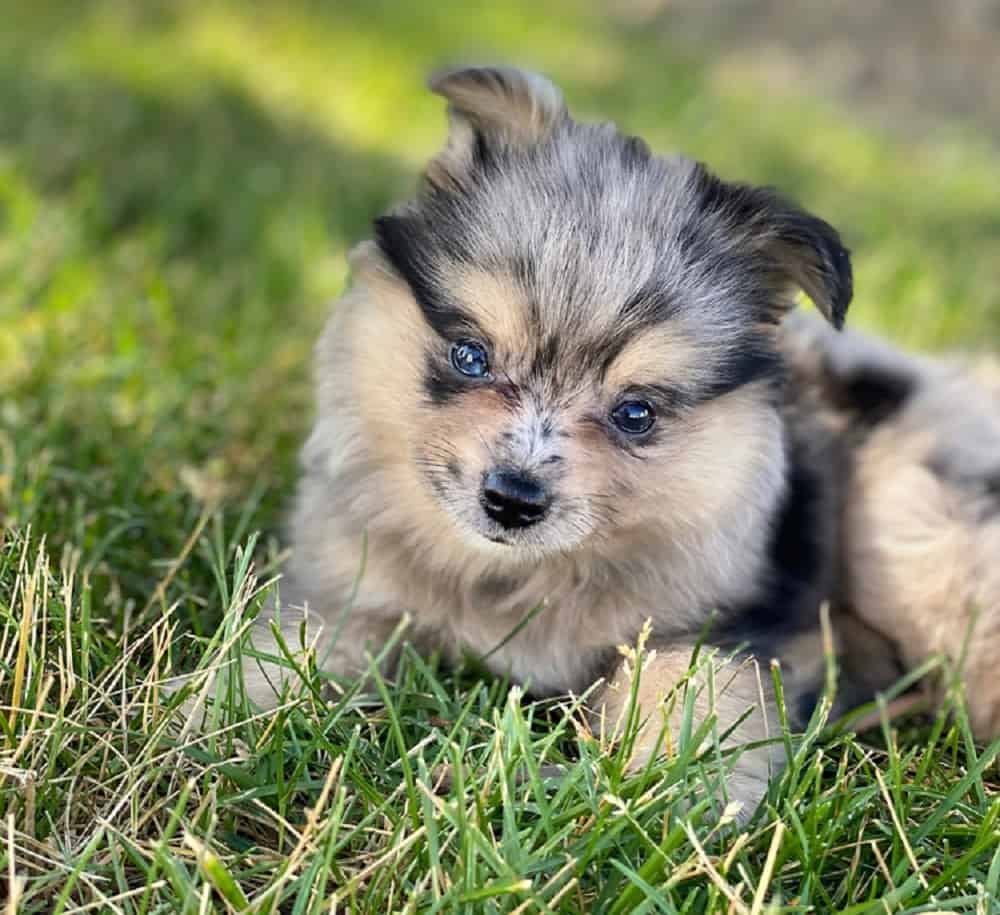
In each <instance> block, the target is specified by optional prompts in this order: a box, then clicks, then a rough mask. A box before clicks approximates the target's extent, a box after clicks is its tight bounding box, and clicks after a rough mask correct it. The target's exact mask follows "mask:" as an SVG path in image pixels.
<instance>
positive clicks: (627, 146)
mask: <svg viewBox="0 0 1000 915" xmlns="http://www.w3.org/2000/svg"><path fill="white" fill-rule="evenodd" d="M618 149H619V151H620V152H621V157H622V165H624V166H625V167H626V168H627V169H634V170H636V171H638V170H639V169H641V168H643V167H644V166H645V165H647V164H648V162H649V158H650V156H651V155H652V152H651V151H650V149H649V146H648V144H647V143H646V141H645V140H643V139H642V137H622V138H621V143H619V145H618Z"/></svg>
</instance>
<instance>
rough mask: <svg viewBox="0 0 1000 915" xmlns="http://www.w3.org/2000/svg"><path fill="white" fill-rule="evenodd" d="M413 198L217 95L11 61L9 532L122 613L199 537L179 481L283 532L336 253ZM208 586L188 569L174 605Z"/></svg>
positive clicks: (374, 160) (2, 237)
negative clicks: (400, 201) (68, 552)
mask: <svg viewBox="0 0 1000 915" xmlns="http://www.w3.org/2000/svg"><path fill="white" fill-rule="evenodd" d="M27 56H30V54H29V55H27ZM414 182H415V176H414V175H412V174H407V173H405V172H404V171H403V170H401V169H400V168H399V167H398V166H397V165H396V163H395V162H393V161H392V160H391V159H389V158H386V157H381V156H378V155H373V154H371V153H368V152H366V153H363V154H362V153H359V152H357V151H355V150H353V149H351V148H350V147H348V146H345V145H341V144H338V143H336V142H334V141H332V140H331V139H330V138H329V137H327V136H325V135H322V134H321V133H319V132H317V131H316V130H314V129H311V128H310V127H309V126H308V125H305V124H303V123H301V122H297V121H296V120H295V119H294V118H291V117H285V118H276V117H274V116H272V115H270V114H269V113H268V112H267V111H265V110H264V109H263V108H262V107H261V106H260V105H259V104H257V103H256V102H255V101H254V100H253V99H252V98H251V97H249V96H248V95H246V94H245V93H243V92H241V91H239V90H236V89H233V88H229V87H227V86H226V85H225V84H221V83H212V84H206V85H203V86H201V87H199V88H198V90H197V92H196V93H194V94H192V95H190V96H187V95H183V94H179V95H177V96H174V97H170V96H166V95H164V94H158V93H155V92H152V91H149V90H144V89H143V88H141V87H137V86H133V85H128V84H125V83H123V82H116V81H114V80H112V79H106V78H95V77H92V76H88V75H81V74H73V75H67V76H66V77H65V78H62V77H57V76H55V75H53V73H52V72H43V71H40V70H38V69H33V68H32V67H30V66H28V65H26V63H25V60H16V59H10V58H7V59H5V60H4V61H3V62H2V63H0V309H2V311H3V313H4V319H3V321H4V324H5V325H6V327H5V334H6V336H5V337H4V340H5V341H6V344H5V345H6V347H7V350H8V351H10V352H11V354H12V358H11V360H10V361H9V362H8V366H7V369H6V374H5V375H4V376H3V377H2V379H0V385H2V386H3V387H4V388H5V389H6V391H5V395H4V400H5V403H6V404H7V409H6V410H5V412H4V415H3V417H2V418H0V434H2V435H3V436H4V441H5V442H9V443H10V447H11V449H12V451H13V467H12V468H6V469H7V471H8V472H9V475H10V480H9V483H8V485H7V486H5V487H0V517H5V518H6V520H7V521H8V522H10V523H13V524H16V525H18V526H25V525H28V524H30V525H31V526H32V528H33V530H34V533H35V534H36V535H37V536H43V535H44V536H46V537H47V538H48V540H49V547H50V553H51V554H52V555H54V556H56V557H58V556H59V555H60V551H61V549H62V547H63V546H64V545H68V544H72V545H74V546H76V547H80V548H81V549H82V552H83V561H84V566H85V567H87V568H89V569H91V571H92V576H93V581H94V584H95V587H96V588H97V591H96V595H95V596H96V598H97V600H98V602H101V601H103V600H105V599H112V598H113V603H114V604H115V606H116V608H117V609H118V610H120V609H121V607H122V606H123V605H124V603H125V601H127V600H128V599H129V598H135V599H136V600H142V599H144V598H145V597H146V596H148V595H149V593H150V592H151V591H152V589H153V586H154V585H155V582H156V581H157V580H158V578H159V577H160V574H161V572H162V566H161V567H160V568H158V567H157V563H162V561H163V560H164V559H165V558H167V557H171V556H175V555H177V553H178V552H179V550H180V548H181V545H182V543H183V541H184V539H185V537H186V536H187V534H188V533H189V531H190V530H191V528H192V526H193V524H194V521H195V519H196V517H197V515H198V513H199V511H200V505H199V500H198V499H197V498H196V497H194V496H192V495H191V494H190V493H188V492H187V491H186V490H185V486H184V483H183V479H184V473H183V472H182V470H183V468H184V467H185V465H190V466H191V467H192V468H195V469H196V470H198V471H199V472H201V471H203V470H204V468H205V467H206V466H208V467H209V471H208V473H209V475H212V474H214V475H215V476H216V477H219V478H220V480H219V482H222V483H224V484H225V485H226V486H227V487H228V489H229V492H230V494H231V496H232V497H233V500H232V501H233V503H234V504H239V503H240V502H241V501H243V500H245V499H246V498H248V497H249V494H250V493H251V492H254V491H255V490H256V491H257V492H258V496H259V499H260V502H259V503H256V509H257V510H256V511H255V513H254V515H253V517H252V519H251V520H250V521H248V522H247V523H249V524H250V525H251V527H258V526H260V525H263V526H265V528H268V527H271V526H273V525H274V524H275V522H276V520H277V518H278V516H279V511H278V506H279V505H280V503H281V502H282V500H283V498H284V496H285V494H286V493H287V490H288V489H289V484H290V482H291V479H292V476H293V463H294V454H295V451H296V448H297V445H298V442H299V440H300V438H301V435H302V434H303V432H304V428H305V423H306V420H307V418H308V415H309V411H310V405H311V389H310V384H309V367H310V354H311V348H312V345H313V342H314V340H315V337H316V334H317V332H318V329H319V326H320V323H321V321H322V318H323V316H324V315H325V313H326V311H327V308H328V301H327V297H328V296H329V294H331V293H332V292H334V291H335V290H336V288H337V287H338V286H339V285H340V283H341V282H342V281H343V269H344V267H343V261H342V253H343V250H344V249H345V248H346V247H347V246H348V245H349V243H350V242H351V241H353V240H356V239H358V238H361V237H363V236H364V235H365V234H366V231H367V226H368V224H369V222H370V219H371V217H372V216H373V215H374V214H376V213H377V212H378V211H379V210H381V209H384V208H385V207H386V206H387V205H388V204H389V203H390V202H391V201H392V200H393V199H395V198H398V197H401V196H405V195H406V194H407V193H408V192H409V190H410V188H411V187H412V185H413V184H414ZM317 265H319V266H317ZM12 366H13V367H12ZM18 366H20V368H18ZM213 468H214V469H213ZM203 475H204V474H203ZM209 576H210V573H209V570H208V563H207V560H206V561H205V562H200V561H199V560H198V558H197V557H195V559H194V560H193V562H192V563H189V564H188V567H186V568H185V571H184V573H183V574H182V575H181V576H179V578H178V582H177V588H176V589H175V590H177V591H179V592H180V593H181V594H184V593H186V594H187V596H189V597H191V598H192V600H193V599H194V595H195V594H196V593H200V594H201V595H202V597H201V598H199V599H198V601H197V602H198V603H200V602H203V600H204V594H205V593H206V590H208V591H210V588H206V585H207V584H208V582H209V580H210V578H209Z"/></svg>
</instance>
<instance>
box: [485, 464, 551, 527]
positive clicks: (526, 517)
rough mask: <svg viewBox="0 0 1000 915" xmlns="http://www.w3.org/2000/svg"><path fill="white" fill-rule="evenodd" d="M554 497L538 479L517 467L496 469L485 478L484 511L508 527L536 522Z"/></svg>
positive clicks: (529, 524) (525, 525)
mask: <svg viewBox="0 0 1000 915" xmlns="http://www.w3.org/2000/svg"><path fill="white" fill-rule="evenodd" d="M551 502H552V499H551V497H550V496H549V494H548V492H547V491H546V489H545V487H544V486H542V485H541V484H540V483H539V482H538V481H537V480H535V479H533V478H532V477H530V476H528V475H527V474H526V473H523V472H522V471H518V470H493V471H491V472H490V473H488V474H487V475H486V478H485V479H484V480H483V492H482V504H483V511H485V512H486V514H487V515H489V517H490V518H492V519H493V520H494V521H496V522H497V524H499V525H500V526H501V527H503V528H505V529H506V530H516V529H518V528H522V527H530V526H531V525H532V524H537V523H538V522H539V521H541V520H542V518H544V517H545V513H546V512H547V511H548V509H549V505H550V504H551Z"/></svg>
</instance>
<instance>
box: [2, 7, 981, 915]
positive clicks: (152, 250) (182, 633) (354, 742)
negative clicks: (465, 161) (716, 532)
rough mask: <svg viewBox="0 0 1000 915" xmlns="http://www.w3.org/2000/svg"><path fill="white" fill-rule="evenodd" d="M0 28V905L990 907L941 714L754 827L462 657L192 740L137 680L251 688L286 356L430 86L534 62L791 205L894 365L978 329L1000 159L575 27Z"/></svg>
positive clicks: (432, 123) (573, 713)
mask: <svg viewBox="0 0 1000 915" xmlns="http://www.w3.org/2000/svg"><path fill="white" fill-rule="evenodd" d="M0 23H2V26H0V394H2V396H0V519H2V528H0V808H2V812H3V818H2V822H0V906H2V905H4V904H6V912H8V913H14V912H23V913H71V912H101V913H104V912H115V913H118V912H121V913H157V912H158V913H175V912H177V913H180V912H185V913H186V912H191V913H196V912H212V911H219V912H226V911H255V912H278V911H280V912H287V913H295V915H300V913H319V912H361V913H369V912H371V913H375V912H378V913H381V912H390V911H392V912H394V911H407V912H418V911H419V912H438V911H440V912H523V913H529V912H531V913H534V912H583V911H594V912H611V913H624V912H632V911H636V912H690V913H695V912H699V913H700V912H720V913H722V912H727V913H728V912H735V913H744V912H750V913H754V915H756V913H763V912H816V913H827V912H830V913H833V912H839V913H862V912H871V913H889V912H928V911H961V912H976V913H988V912H1000V895H998V890H997V887H998V882H1000V831H998V818H1000V794H998V792H997V784H998V781H1000V776H998V768H997V762H996V756H997V753H998V750H1000V744H994V745H993V746H991V747H988V748H983V747H978V748H977V747H976V746H975V745H974V744H973V742H972V740H971V738H970V737H969V733H968V729H967V727H966V724H965V721H964V718H963V716H962V714H961V697H960V695H958V694H957V693H956V694H953V695H952V701H951V705H952V706H953V711H954V712H955V714H954V715H952V716H950V717H939V718H936V719H919V718H916V719H909V720H904V721H902V722H894V723H892V724H891V725H889V724H888V723H886V722H885V721H883V725H882V726H881V727H876V728H875V729H874V730H873V731H870V732H868V733H866V734H864V735H862V736H861V737H858V736H856V735H854V734H853V733H851V732H850V731H835V729H830V728H828V727H827V728H824V725H827V724H829V723H828V722H824V720H822V718H819V717H818V718H817V719H815V720H814V722H813V723H812V725H811V727H810V729H809V731H808V732H807V734H806V735H805V737H804V738H803V739H801V740H796V741H794V742H793V741H792V740H790V739H789V740H788V741H787V747H788V752H789V754H790V755H791V756H792V761H791V764H790V766H789V768H788V770H787V773H786V774H785V776H784V777H783V778H782V779H780V780H779V781H777V782H776V783H775V785H774V787H773V789H772V791H771V794H770V796H769V798H768V802H767V805H766V809H764V810H763V811H762V812H761V814H760V815H759V816H758V817H757V818H756V819H755V820H754V821H753V822H752V823H751V824H750V825H749V826H748V827H747V828H746V829H743V830H741V829H737V828H736V827H735V826H734V825H733V824H726V823H725V822H723V823H722V824H720V823H719V822H718V820H717V818H713V816H711V815H710V814H709V813H707V812H706V810H705V808H706V804H696V805H695V807H694V808H693V809H692V808H691V806H690V803H689V802H690V799H691V797H692V796H693V795H694V793H695V792H696V790H697V789H698V788H699V787H700V786H702V785H703V784H704V783H706V782H711V780H712V779H713V778H714V776H715V773H716V772H717V771H718V769H719V768H720V767H724V766H725V765H727V764H728V763H729V762H730V760H727V759H720V758H719V756H718V754H715V753H712V752H708V753H706V754H704V755H703V756H702V757H698V758H696V757H693V756H692V755H691V754H690V753H684V754H681V755H679V756H677V757H675V758H672V759H670V760H669V761H666V762H663V763H661V764H659V765H658V766H656V767H654V768H652V769H650V770H649V771H646V772H643V773H641V774H639V775H636V776H632V777H625V776H624V774H623V760H624V758H625V754H626V752H627V747H623V746H617V747H614V746H609V745H608V744H607V742H606V741H602V740H601V739H600V738H599V735H598V736H594V735H591V734H589V733H587V731H586V729H585V728H583V726H582V723H581V722H582V719H581V715H580V708H579V701H578V700H575V701H570V700H565V701H548V702H535V701H531V700H529V699H527V698H525V697H524V696H522V695H521V693H520V692H519V691H518V690H517V689H516V688H511V687H510V686H509V684H505V683H502V682H497V681H492V680H489V679H485V678H483V677H482V676H481V675H480V673H479V672H478V671H477V670H476V669H475V667H474V666H473V665H471V664H470V665H469V666H468V667H467V668H463V669H461V670H458V671H449V670H445V669H443V668H442V667H441V666H439V665H438V664H437V663H436V662H435V660H434V659H421V658H419V657H416V656H413V655H409V654H407V655H406V656H405V657H404V663H403V665H402V669H401V671H400V674H399V676H398V678H397V681H396V682H395V683H391V684H389V683H384V682H381V681H379V682H378V684H377V686H378V690H377V691H378V695H375V696H366V695H362V694H360V693H359V692H358V691H357V690H356V689H355V690H352V691H349V692H348V693H347V694H345V695H343V696H342V697H341V698H340V699H339V700H337V701H334V702H327V701H324V700H323V699H322V698H320V697H319V695H318V693H317V692H316V691H314V690H310V689H306V690H303V691H302V693H301V695H299V696H297V697H295V698H294V700H291V701H289V702H288V703H287V705H286V707H284V708H283V709H282V711H280V712H279V713H278V714H277V715H276V716H268V717H257V718H255V719H254V718H251V719H250V720H248V721H247V720H242V719H244V718H245V717H246V716H241V714H240V710H239V708H236V707H235V706H236V705H237V703H236V702H235V701H234V702H233V706H234V708H233V709H232V714H231V715H230V716H229V721H230V722H231V723H230V724H229V725H228V726H226V727H221V724H225V722H222V723H220V727H221V729H220V730H218V732H217V733H212V734H210V735H208V736H199V735H197V734H195V733H193V732H191V731H190V730H188V731H183V730H182V731H181V732H179V733H178V730H177V728H176V727H173V728H171V726H170V721H171V718H172V717H173V719H176V718H177V715H176V714H174V715H173V716H172V713H171V711H170V709H169V708H168V707H167V704H166V700H165V699H164V697H163V695H162V692H161V691H160V690H159V689H158V685H157V684H158V683H159V681H161V680H162V679H163V678H164V677H165V676H166V675H167V674H168V673H169V672H170V671H171V670H175V669H192V668H194V667H195V666H197V665H203V666H204V665H208V664H213V663H219V662H221V661H223V660H225V659H226V658H227V657H230V656H232V657H238V655H239V639H238V634H239V627H240V625H241V619H242V618H243V616H244V614H252V613H253V612H255V611H256V609H257V608H258V607H259V605H260V602H261V600H262V596H263V591H264V589H266V587H267V586H269V584H270V583H271V582H272V581H273V578H274V574H275V572H276V570H277V568H278V566H279V564H280V548H281V547H280V539H279V533H280V522H281V511H282V505H283V504H284V503H285V501H286V500H287V497H288V495H289V493H290V491H291V489H292V486H293V484H294V479H295V474H296V457H295V456H296V450H297V448H298V445H299V443H300V442H301V440H302V437H303V434H304V433H305V431H306V429H307V426H308V418H309V415H310V411H311V389H310V378H309V359H310V351H311V347H312V344H313V342H314V340H315V338H316V335H317V333H318V330H319V328H320V326H321V323H322V321H323V318H324V315H325V313H326V312H327V310H328V308H329V303H330V301H331V300H332V299H333V298H334V297H335V296H336V294H337V293H338V291H339V290H340V289H341V288H342V286H343V284H344V282H345V279H346V263H345V252H346V251H347V250H348V249H349V247H350V246H351V245H352V243H353V242H354V241H356V240H358V239H360V238H363V237H365V234H366V233H367V232H368V226H369V223H370V220H371V219H372V218H373V216H375V215H377V214H378V213H379V212H380V211H382V210H383V209H384V208H385V207H386V206H387V205H388V204H389V203H390V202H392V201H394V200H398V199H401V198H404V197H405V196H407V195H408V194H409V193H411V191H412V190H413V188H414V187H415V184H416V179H417V175H418V172H419V169H420V166H421V163H422V162H423V161H424V160H425V158H426V157H427V155H428V154H430V153H431V152H432V151H433V150H434V149H435V148H436V146H437V144H439V143H441V142H442V139H443V135H444V124H445V122H444V116H443V111H442V104H441V101H440V99H437V98H435V97H433V96H431V95H429V94H428V93H426V92H425V91H424V89H423V79H424V77H425V75H426V73H427V72H428V71H429V70H430V69H431V68H432V67H434V66H436V65H439V64H442V63H448V62H454V61H456V60H459V61H462V60H498V59H502V60H506V61H512V62H520V63H526V64H529V65H532V66H535V67H537V68H539V69H542V70H544V71H546V72H548V73H549V74H551V75H552V76H553V77H554V78H556V79H557V81H558V82H560V84H561V85H563V86H564V88H565V90H566V95H567V97H568V99H569V102H570V105H571V107H572V108H573V110H574V111H575V112H576V113H577V114H578V115H579V116H581V117H589V118H600V119H608V118H613V119H615V120H617V121H619V122H620V123H621V124H622V125H623V126H624V127H625V128H626V129H627V130H629V131H630V132H634V133H639V134H642V135H644V136H645V137H646V138H647V139H648V140H649V141H650V143H651V145H653V146H654V148H656V149H659V150H663V151H667V150H675V149H681V150H683V151H685V152H687V153H688V154H690V155H692V156H694V157H697V158H700V159H705V160H707V161H708V162H710V163H712V164H714V165H715V166H716V167H717V169H718V170H719V171H721V172H722V173H723V174H724V175H726V176H728V177H732V178H742V179H747V180H753V181H759V182H766V183H774V184H777V185H779V186H780V187H781V188H783V189H784V190H786V191H787V192H789V193H790V194H792V195H794V196H796V197H798V198H799V199H800V200H802V201H803V202H804V203H806V204H807V205H808V206H809V207H810V208H811V209H813V210H815V211H817V212H819V213H821V214H823V215H824V216H825V217H827V218H828V219H829V220H830V221H831V222H833V223H834V224H835V225H837V226H839V227H840V228H841V229H842V231H843V234H844V235H845V237H846V239H847V241H848V244H849V245H850V246H851V247H852V248H853V249H854V251H855V263H856V288H857V291H858V297H857V303H856V307H855V309H854V311H853V317H854V320H855V323H857V324H859V325H862V326H868V327H872V328H876V329H878V330H880V331H882V332H884V333H887V334H890V335H892V336H893V337H894V338H896V339H898V340H900V341H903V342H906V343H908V344H913V345H920V346H927V347H936V348H941V347H953V346H966V347H968V346H972V347H982V346H988V345H989V341H991V340H996V339H998V334H1000V180H998V177H1000V155H998V154H997V152H996V151H995V150H993V149H991V148H989V147H988V146H987V145H986V143H985V142H984V141H980V140H979V139H978V138H977V137H975V136H972V135H969V134H968V133H967V132H963V131H959V130H947V131H945V130H944V129H942V131H941V132H939V133H938V134H936V135H934V136H928V137H925V138H922V139H921V138H917V139H915V138H913V137H909V138H906V139H903V138H901V137H898V136H893V135H890V134H887V133H881V132H879V130H878V129H877V128H876V127H874V126H872V125H870V124H869V125H867V126H865V125H862V124H861V123H860V121H859V119H858V118H856V117H852V115H851V113H850V112H848V111H845V110H843V109H840V108H837V107H835V106H834V105H833V103H823V102H819V101H817V100H816V99H810V98H806V97H802V96H800V95H798V94H797V92H796V87H794V86H789V87H788V91H787V92H786V93H776V92H775V91H774V90H773V88H772V89H769V90H768V91H767V92H766V93H763V94H762V93H760V92H759V91H755V85H754V78H753V74H752V73H742V72H739V71H738V70H737V71H734V70H733V69H732V68H727V67H721V66H715V65H713V61H710V60H706V59H702V58H700V57H699V56H698V49H697V48H679V47H677V46H675V44H673V43H672V42H671V39H670V36H669V35H666V34H663V33H662V30H659V29H657V28H655V27H642V28H640V27H637V26H634V25H633V26H629V25H628V24H626V23H622V22H614V21H611V20H610V19H608V18H607V16H606V15H605V13H604V12H602V9H601V8H599V7H597V6H591V5H589V4H585V3H570V2H568V0H565V2H554V3H547V4H539V3H537V2H536V3H529V2H527V0H517V2H513V3H505V4H495V3H488V2H480V0H475V2H466V3H459V2H458V0H450V2H442V3H433V4H414V3H403V2H394V3H389V2H384V0H336V2H328V3H325V4H320V3H317V2H313V3H307V2H305V0H286V2H284V3H281V4H277V3H274V4H269V3H260V4H250V3H237V2H235V0H234V2H231V3H221V2H219V3H216V2H200V3H199V2H186V0H173V2H167V0H163V2H158V3H153V2H144V3H129V2H125V0H121V2H87V0H77V2H75V3H70V2H62V3H57V2H51V0H31V2H27V0H0ZM312 682H313V683H314V684H315V683H316V680H315V678H313V681H312ZM831 730H834V731H835V732H834V733H832V734H831V733H830V732H831ZM821 737H822V740H821V739H820V738H821ZM554 765H558V766H561V767H562V775H561V776H560V777H559V778H557V779H552V778H548V777H547V775H548V773H549V771H550V770H549V769H543V768H542V767H543V766H545V767H548V766H554ZM446 769H447V770H448V771H450V773H451V778H450V780H447V781H445V780H443V779H442V773H443V772H444V771H445V770H446ZM4 899H6V903H4V902H3V900H4Z"/></svg>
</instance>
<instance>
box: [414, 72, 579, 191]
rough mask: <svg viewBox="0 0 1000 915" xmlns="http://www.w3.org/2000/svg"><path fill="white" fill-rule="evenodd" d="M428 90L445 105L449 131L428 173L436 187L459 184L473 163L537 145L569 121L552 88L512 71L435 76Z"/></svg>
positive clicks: (538, 78)
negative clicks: (499, 152)
mask: <svg viewBox="0 0 1000 915" xmlns="http://www.w3.org/2000/svg"><path fill="white" fill-rule="evenodd" d="M428 87H429V88H430V90H431V91H432V92H436V93H437V94H438V95H442V96H444V97H445V98H446V99H447V100H448V116H449V121H450V125H451V126H450V129H449V131H448V142H447V144H446V146H445V148H444V149H443V150H442V151H441V152H440V153H438V155H437V156H435V158H434V159H433V160H432V161H431V163H430V165H429V166H428V169H427V174H428V177H429V178H430V179H431V180H432V181H436V182H438V183H440V182H444V181H448V180H451V181H455V182H458V183H461V182H462V181H463V180H464V179H465V178H466V177H467V176H468V174H469V173H470V172H472V171H473V170H474V168H475V164H476V162H477V160H483V159H484V158H485V157H488V156H490V155H491V154H492V153H493V152H494V151H498V150H502V149H504V148H518V147H521V148H523V147H527V146H533V145H535V144H537V143H540V142H542V141H543V140H545V139H546V137H548V136H550V135H551V133H552V132H553V131H554V130H555V129H556V128H557V127H558V126H559V125H560V124H561V123H563V122H565V121H566V120H568V119H569V113H568V112H567V110H566V103H565V102H564V101H563V97H562V93H561V92H560V91H559V90H558V89H557V88H556V86H555V85H553V84H552V83H551V82H549V80H547V79H546V78H545V77H544V76H541V75H540V74H538V73H532V72H531V71H529V70H519V69H517V68H516V67H461V68H456V69H452V70H439V71H438V72H437V73H434V74H433V75H432V76H431V78H430V79H429V80H428Z"/></svg>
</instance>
